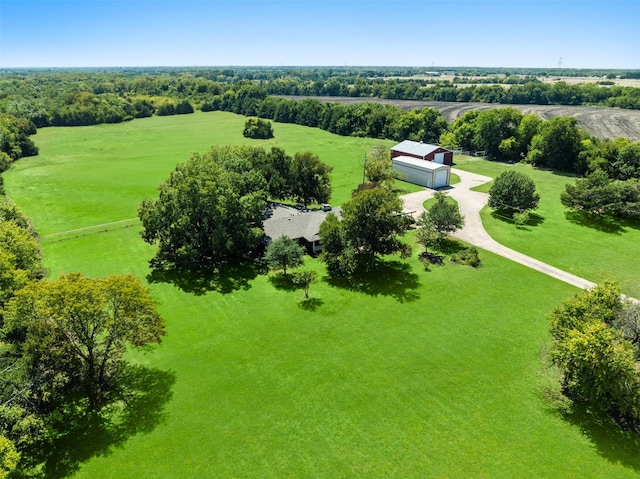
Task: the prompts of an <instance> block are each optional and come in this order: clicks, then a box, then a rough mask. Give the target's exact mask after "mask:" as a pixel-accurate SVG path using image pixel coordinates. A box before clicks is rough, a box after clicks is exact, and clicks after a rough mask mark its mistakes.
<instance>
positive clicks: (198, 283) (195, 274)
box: [147, 261, 265, 296]
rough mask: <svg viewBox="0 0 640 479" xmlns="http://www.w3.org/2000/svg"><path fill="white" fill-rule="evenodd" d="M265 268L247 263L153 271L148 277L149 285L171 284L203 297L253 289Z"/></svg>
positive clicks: (254, 263) (251, 262) (252, 262)
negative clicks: (207, 267) (213, 293)
mask: <svg viewBox="0 0 640 479" xmlns="http://www.w3.org/2000/svg"><path fill="white" fill-rule="evenodd" d="M264 271H265V268H264V266H263V265H262V264H260V263H258V262H254V261H247V262H244V263H238V264H229V265H225V266H221V267H219V268H217V269H212V270H199V271H191V270H183V269H172V268H165V269H153V270H152V271H151V273H149V274H148V275H147V281H148V282H149V283H170V284H173V285H174V286H176V287H177V288H180V289H181V290H182V291H184V292H185V293H190V294H194V295H196V296H201V295H203V294H205V293H207V292H209V291H216V292H218V293H222V294H229V293H232V292H233V291H237V290H240V289H244V290H247V289H249V288H251V281H252V280H254V279H255V278H256V277H257V276H258V275H259V274H261V273H263V272H264Z"/></svg>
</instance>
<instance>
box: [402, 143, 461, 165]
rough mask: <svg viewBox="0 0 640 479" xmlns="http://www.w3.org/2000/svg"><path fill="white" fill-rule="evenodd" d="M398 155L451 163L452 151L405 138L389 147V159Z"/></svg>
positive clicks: (446, 163) (444, 163) (445, 163)
mask: <svg viewBox="0 0 640 479" xmlns="http://www.w3.org/2000/svg"><path fill="white" fill-rule="evenodd" d="M398 156H411V157H413V158H419V159H421V160H427V161H433V162H434V163H440V164H443V165H452V164H453V151H451V150H447V149H446V148H442V147H441V146H437V145H430V144H428V143H422V142H418V141H411V140H405V141H403V142H402V143H398V144H397V145H396V146H394V147H393V148H391V159H392V160H393V159H394V158H396V157H398Z"/></svg>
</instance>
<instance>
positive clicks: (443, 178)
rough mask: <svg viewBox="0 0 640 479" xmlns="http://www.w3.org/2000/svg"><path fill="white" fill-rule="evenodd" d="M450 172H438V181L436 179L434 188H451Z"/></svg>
mask: <svg viewBox="0 0 640 479" xmlns="http://www.w3.org/2000/svg"><path fill="white" fill-rule="evenodd" d="M448 173H449V172H448V171H447V170H438V171H436V175H435V176H436V179H435V184H434V185H433V187H434V188H442V187H443V186H449V182H448V181H447V180H448V177H449V174H448Z"/></svg>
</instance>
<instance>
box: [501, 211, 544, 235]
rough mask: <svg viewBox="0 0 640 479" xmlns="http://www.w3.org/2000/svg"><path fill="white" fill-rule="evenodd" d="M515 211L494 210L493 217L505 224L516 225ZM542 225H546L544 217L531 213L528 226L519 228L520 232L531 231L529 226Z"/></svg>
mask: <svg viewBox="0 0 640 479" xmlns="http://www.w3.org/2000/svg"><path fill="white" fill-rule="evenodd" d="M513 213H514V212H513V211H508V210H493V211H492V212H491V217H492V218H494V219H496V220H498V221H502V222H503V223H511V224H514V221H513ZM542 223H544V216H541V215H539V214H538V213H532V212H530V213H529V219H528V220H527V223H526V225H524V226H521V227H519V228H518V229H520V230H525V231H530V229H529V228H527V226H533V227H536V226H539V225H541V224H542Z"/></svg>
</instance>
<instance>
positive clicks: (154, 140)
mask: <svg viewBox="0 0 640 479" xmlns="http://www.w3.org/2000/svg"><path fill="white" fill-rule="evenodd" d="M245 120H246V118H245V117H243V116H240V115H235V114H233V113H226V112H208V113H201V112H197V113H194V114H192V115H178V116H170V117H152V118H144V119H139V120H135V121H132V122H128V123H120V124H115V125H96V126H87V127H74V128H43V129H40V130H39V131H38V134H37V135H36V136H34V137H33V138H34V141H35V142H36V143H37V145H38V147H39V148H40V154H39V155H38V156H37V157H34V158H30V159H29V160H28V161H19V162H17V163H16V164H15V165H14V167H13V168H12V169H11V171H9V172H7V173H5V175H6V176H5V181H6V183H7V193H8V194H9V195H10V196H11V197H14V198H16V199H18V198H19V199H20V206H21V207H22V208H23V209H24V211H25V212H26V213H27V214H28V215H29V216H30V217H31V218H32V220H33V222H34V224H35V226H36V228H37V230H38V232H39V233H40V234H41V235H43V236H45V235H49V234H52V233H60V232H63V231H68V230H74V229H78V228H85V227H91V226H95V225H100V224H104V223H111V222H115V221H121V220H126V219H130V218H134V217H136V214H137V213H136V211H137V207H138V205H139V204H140V202H141V201H142V200H143V199H145V198H153V197H155V196H156V195H157V186H158V185H159V184H160V183H161V182H162V181H164V180H165V179H166V178H168V176H169V173H170V172H171V170H173V169H174V168H175V166H176V165H177V164H178V163H182V162H184V161H186V160H188V159H189V156H190V155H191V154H192V153H194V152H197V153H204V152H205V151H206V150H207V149H208V148H209V147H211V146H212V145H238V144H248V145H252V146H260V147H263V148H265V149H269V148H271V147H273V146H277V147H280V148H282V149H284V150H285V151H286V152H287V153H288V154H289V155H291V156H293V155H294V154H295V153H297V152H305V151H311V152H313V153H314V154H316V155H318V157H319V158H320V159H321V160H322V161H324V162H325V163H328V164H329V165H331V166H333V168H334V170H333V173H332V186H333V195H332V202H333V203H334V204H342V203H343V202H344V201H346V200H347V199H348V198H349V197H350V196H351V192H352V191H353V189H355V188H356V186H357V185H358V184H359V183H360V182H361V181H362V173H363V164H364V157H365V154H367V153H368V151H369V150H370V149H371V147H372V146H373V145H375V144H380V143H382V144H385V145H388V146H391V145H392V144H393V142H390V141H383V140H372V139H368V138H350V137H340V136H336V135H332V134H330V133H328V132H326V131H323V130H320V129H318V128H305V127H301V126H298V125H290V124H283V123H274V124H273V126H274V133H275V138H273V139H271V140H250V139H247V138H244V137H243V136H242V130H243V127H244V122H245ZM400 185H401V186H400ZM399 186H400V187H402V188H407V191H408V192H409V191H417V189H418V187H417V186H415V185H411V184H408V183H399Z"/></svg>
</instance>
